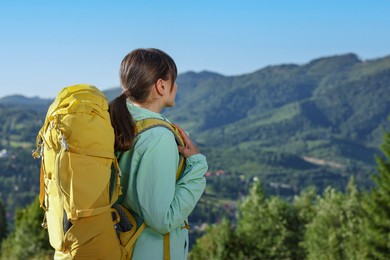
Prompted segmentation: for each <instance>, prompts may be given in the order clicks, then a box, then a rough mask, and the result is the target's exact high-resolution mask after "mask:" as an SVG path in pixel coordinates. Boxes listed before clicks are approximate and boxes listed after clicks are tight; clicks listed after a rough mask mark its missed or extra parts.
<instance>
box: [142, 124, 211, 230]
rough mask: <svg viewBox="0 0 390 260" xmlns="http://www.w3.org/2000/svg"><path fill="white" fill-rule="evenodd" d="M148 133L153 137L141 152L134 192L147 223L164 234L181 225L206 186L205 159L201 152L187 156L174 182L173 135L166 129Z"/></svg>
mask: <svg viewBox="0 0 390 260" xmlns="http://www.w3.org/2000/svg"><path fill="white" fill-rule="evenodd" d="M148 132H149V134H150V135H151V136H149V137H150V138H152V140H151V142H150V143H148V146H147V149H146V150H145V151H144V152H143V154H142V155H141V157H142V158H141V161H140V164H139V169H138V170H137V171H138V174H137V194H138V199H139V203H140V207H141V211H142V214H143V218H144V221H145V222H146V225H148V226H150V227H152V228H153V229H154V230H156V231H157V232H159V233H161V234H165V233H168V232H170V231H171V230H172V229H175V228H178V227H181V226H182V225H183V222H184V220H186V219H187V217H188V216H189V214H190V213H191V212H192V210H193V209H194V208H195V205H196V203H197V202H198V200H199V198H200V196H201V195H202V193H203V191H204V188H205V185H206V180H205V177H204V174H205V172H206V171H207V162H206V158H205V157H204V156H203V155H201V154H195V155H192V156H190V157H188V158H187V159H186V168H185V170H184V173H183V177H182V178H181V179H180V180H179V181H178V182H177V183H176V171H177V167H178V162H179V154H178V148H177V145H176V142H175V139H174V136H173V134H172V133H171V132H170V131H169V130H167V129H165V128H155V129H151V130H150V131H148ZM141 138H142V137H141Z"/></svg>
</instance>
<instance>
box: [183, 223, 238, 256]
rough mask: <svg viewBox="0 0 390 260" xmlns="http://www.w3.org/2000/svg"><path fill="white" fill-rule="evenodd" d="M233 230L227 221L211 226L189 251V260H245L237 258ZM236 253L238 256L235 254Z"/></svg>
mask: <svg viewBox="0 0 390 260" xmlns="http://www.w3.org/2000/svg"><path fill="white" fill-rule="evenodd" d="M236 242H237V239H236V238H235V234H234V229H233V228H232V226H231V224H230V222H229V221H228V220H227V219H223V220H222V221H221V223H218V224H215V225H212V226H211V227H209V228H208V229H207V231H206V234H205V235H204V236H202V237H201V238H199V239H197V240H196V244H195V245H194V247H193V248H192V250H191V253H190V258H191V259H199V260H201V259H216V260H217V259H220V260H223V259H245V258H243V257H242V256H241V257H239V252H238V251H237V249H238V246H237V245H236ZM237 253H238V254H237Z"/></svg>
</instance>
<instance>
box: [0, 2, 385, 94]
mask: <svg viewBox="0 0 390 260" xmlns="http://www.w3.org/2000/svg"><path fill="white" fill-rule="evenodd" d="M139 47H155V48H160V49H162V50H164V51H166V52H167V53H168V54H170V55H171V56H172V57H173V58H174V60H175V61H176V63H177V66H178V69H179V73H183V72H186V71H190V70H191V71H196V72H199V71H202V70H208V71H213V72H217V73H221V74H223V75H227V76H230V75H239V74H245V73H250V72H253V71H255V70H258V69H261V68H263V67H265V66H268V65H278V64H284V63H296V64H304V63H307V62H309V61H310V60H312V59H316V58H319V57H324V56H332V55H338V54H345V53H351V52H353V53H355V54H357V55H358V56H359V57H360V58H361V59H363V60H366V59H374V58H379V57H383V56H387V55H390V1H387V0H371V1H369V0H367V1H361V0H354V1H351V0H339V1H336V0H327V1H325V0H324V1H314V0H312V1H303V0H302V1H300V0H296V1H293V0H275V1H265V0H264V1H261V0H242V1H234V0H230V1H229V0H208V1H207V0H197V1H185V0H182V1H179V0H173V1H170V0H165V1H162V0H150V1H140V0H139V1H138V0H134V1H133V0H127V1H120V0H117V1H116V0H113V1H108V0H105V1H103V0H78V1H76V0H50V1H49V0H46V1H40V0H36V1H32V0H30V1H27V0H25V1H20V0H1V1H0V97H3V96H6V95H11V94H23V95H25V96H28V97H32V96H39V97H43V98H47V97H50V98H53V97H55V95H56V94H57V93H58V92H59V91H60V90H61V89H62V88H63V87H65V86H68V85H72V84H76V83H90V84H94V85H96V86H98V87H99V88H101V89H103V90H104V89H108V88H111V87H115V86H119V79H118V69H119V64H120V62H121V60H122V58H123V57H124V56H125V55H126V54H127V53H128V52H130V51H131V50H132V49H135V48H139Z"/></svg>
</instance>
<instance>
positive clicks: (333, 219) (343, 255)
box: [302, 178, 364, 260]
mask: <svg viewBox="0 0 390 260" xmlns="http://www.w3.org/2000/svg"><path fill="white" fill-rule="evenodd" d="M347 190H348V192H347V194H343V193H341V192H339V191H336V190H335V189H334V188H331V187H328V188H327V189H325V191H324V193H323V195H322V197H318V199H317V204H316V206H315V208H316V210H315V211H316V214H315V215H314V217H313V219H312V221H311V222H310V223H308V224H307V226H306V231H305V239H304V241H303V243H302V244H303V247H304V248H305V249H306V252H307V259H313V260H314V259H315V260H317V259H362V257H363V256H364V250H363V247H362V239H361V237H362V234H363V230H362V229H361V227H362V222H363V210H362V207H361V203H360V201H361V200H360V196H359V193H358V192H357V189H356V186H355V184H354V180H353V178H351V180H350V183H349V184H348V188H347ZM363 259H364V258H363Z"/></svg>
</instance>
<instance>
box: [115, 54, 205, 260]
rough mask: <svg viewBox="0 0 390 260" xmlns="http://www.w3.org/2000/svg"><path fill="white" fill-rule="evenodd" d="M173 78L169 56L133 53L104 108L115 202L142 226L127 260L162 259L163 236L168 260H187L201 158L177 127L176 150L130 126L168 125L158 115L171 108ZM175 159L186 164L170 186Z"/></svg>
mask: <svg viewBox="0 0 390 260" xmlns="http://www.w3.org/2000/svg"><path fill="white" fill-rule="evenodd" d="M176 76H177V69H176V65H175V63H174V61H173V60H172V58H171V57H170V56H169V55H167V54H166V53H164V52H163V51H161V50H157V49H136V50H134V51H132V52H131V53H129V54H128V55H127V56H126V57H125V58H124V59H123V61H122V63H121V67H120V78H121V85H122V95H120V96H119V97H117V98H116V99H115V100H113V101H112V102H111V104H110V114H111V120H112V124H113V127H114V130H115V136H116V139H115V148H116V150H117V151H118V153H117V157H118V160H119V164H120V168H121V170H122V178H121V185H122V187H123V194H122V196H121V198H120V201H119V202H120V203H121V204H122V205H123V206H125V207H126V208H127V209H129V210H130V211H131V212H132V213H133V215H134V216H135V219H136V221H137V223H138V225H139V224H140V223H145V224H146V228H145V230H144V231H143V232H142V233H141V235H140V237H139V238H138V240H137V242H136V244H135V247H134V251H133V259H163V254H164V249H163V244H164V242H163V241H164V234H166V233H170V235H169V242H170V243H169V248H170V257H171V259H187V254H188V229H186V228H185V227H186V226H187V227H188V225H187V224H186V222H187V217H188V216H189V214H190V213H191V212H192V210H193V209H194V207H195V205H196V203H197V202H198V200H199V198H200V196H201V195H202V193H203V191H204V189H205V185H206V180H205V177H204V174H205V172H206V171H207V167H208V166H207V162H206V158H205V157H204V156H203V155H201V154H200V153H199V152H198V150H197V148H196V147H195V145H194V144H193V143H192V141H191V140H190V139H189V137H188V136H187V135H186V133H185V132H184V131H183V130H182V129H181V128H180V127H178V126H176V127H177V128H178V130H179V132H180V134H181V135H182V137H183V139H184V142H185V144H186V146H185V147H182V146H178V145H177V144H176V141H175V138H174V135H173V133H172V132H171V131H169V130H168V129H166V128H164V127H154V128H152V129H149V130H147V131H145V132H143V133H141V134H139V135H136V132H135V122H136V121H139V120H142V119H146V118H158V119H162V120H165V121H168V119H166V118H165V117H164V116H163V115H161V114H160V113H161V110H162V109H163V108H165V107H172V106H174V104H175V96H176V91H177V85H176V83H175V80H176ZM129 112H130V113H129ZM168 122H169V121H168ZM179 153H180V154H181V155H182V156H184V157H185V158H186V163H185V168H184V170H183V172H182V173H181V177H180V178H179V179H178V180H176V171H177V169H178V164H179V157H180V155H179Z"/></svg>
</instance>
